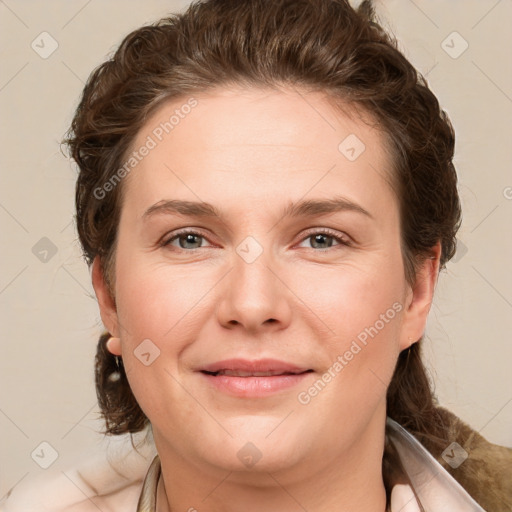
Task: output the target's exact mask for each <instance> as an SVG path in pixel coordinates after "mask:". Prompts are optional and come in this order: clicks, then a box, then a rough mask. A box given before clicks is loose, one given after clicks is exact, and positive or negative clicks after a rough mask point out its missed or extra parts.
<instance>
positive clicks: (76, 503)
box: [0, 473, 142, 512]
mask: <svg viewBox="0 0 512 512" xmlns="http://www.w3.org/2000/svg"><path fill="white" fill-rule="evenodd" d="M64 475H65V474H64V473H62V475H61V477H59V476H57V475H55V476H54V478H48V477H46V478H38V479H36V480H35V481H30V482H26V483H25V484H24V485H19V486H17V487H16V488H15V489H13V490H12V492H10V493H9V494H8V495H7V496H6V498H5V499H4V501H3V502H2V504H0V512H20V511H23V512H98V510H101V512H125V511H126V510H135V508H136V506H137V502H138V499H139V495H140V492H141V489H142V480H137V481H130V482H119V485H118V486H117V488H116V489H115V490H110V491H108V492H104V489H96V488H94V487H91V486H89V485H88V484H87V482H86V481H85V480H80V479H78V478H76V477H75V478H74V479H73V482H71V481H70V480H68V478H67V477H66V476H64Z"/></svg>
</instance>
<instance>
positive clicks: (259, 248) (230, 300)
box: [218, 236, 289, 329]
mask: <svg viewBox="0 0 512 512" xmlns="http://www.w3.org/2000/svg"><path fill="white" fill-rule="evenodd" d="M272 267H275V261H274V258H273V256H272V251H271V249H270V248H269V247H264V246H263V241H262V242H260V241H259V240H257V239H256V238H255V237H252V236H248V237H246V238H245V239H244V240H242V242H240V243H239V244H238V246H237V247H236V248H235V253H234V254H233V268H232V271H231V272H230V273H229V278H228V282H227V283H226V288H225V290H224V293H223V294H222V297H221V301H220V307H219V309H218V312H219V320H220V321H221V322H222V323H223V324H225V325H236V324H242V325H244V326H245V327H246V328H248V329H257V328H258V327H260V326H262V325H263V324H273V323H276V322H278V323H287V322H288V321H289V314H288V310H289V308H288V305H287V298H286V287H285V286H284V285H283V283H282V282H281V281H280V280H279V279H278V278H277V276H276V274H275V270H274V269H273V268H272Z"/></svg>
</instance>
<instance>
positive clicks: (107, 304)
mask: <svg viewBox="0 0 512 512" xmlns="http://www.w3.org/2000/svg"><path fill="white" fill-rule="evenodd" d="M91 278H92V286H93V288H94V292H95V294H96V298H97V299H98V304H99V306H100V315H101V320H102V322H103V325H104V326H105V328H106V329H107V330H108V332H109V333H110V334H111V335H112V336H116V337H118V336H119V330H118V321H117V309H116V305H115V302H114V299H113V298H112V296H111V294H110V291H109V289H108V286H107V283H106V281H105V277H104V275H103V269H102V266H101V260H100V257H99V256H96V257H95V258H94V261H93V263H92V273H91Z"/></svg>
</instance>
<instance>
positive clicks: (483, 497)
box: [437, 407, 512, 512]
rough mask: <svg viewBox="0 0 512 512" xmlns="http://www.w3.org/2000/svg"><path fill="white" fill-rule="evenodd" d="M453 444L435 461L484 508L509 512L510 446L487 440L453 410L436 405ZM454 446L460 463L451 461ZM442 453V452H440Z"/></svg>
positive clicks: (511, 495)
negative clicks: (458, 453)
mask: <svg viewBox="0 0 512 512" xmlns="http://www.w3.org/2000/svg"><path fill="white" fill-rule="evenodd" d="M438 411H439V412H440V413H441V415H442V417H443V420H444V424H445V425H446V428H447V431H448V436H447V437H448V439H449V440H452V441H453V443H456V444H453V446H452V445H449V446H447V448H446V450H445V451H444V452H443V453H442V454H440V455H438V457H437V460H438V462H439V463H440V464H441V465H442V466H443V467H444V468H445V469H446V470H447V471H448V472H449V473H450V474H451V475H452V476H453V477H454V478H455V479H456V480H457V481H458V482H459V483H460V484H461V485H462V486H463V487H464V488H465V489H466V491H467V492H468V493H469V494H470V495H471V496H473V498H475V500H476V501H478V502H479V503H480V504H482V506H483V507H484V508H486V509H487V510H500V511H503V512H512V480H511V479H510V475H511V474H512V448H508V447H506V446H500V445H497V444H494V443H491V442H489V441H487V439H485V438H484V437H483V436H482V435H481V434H480V433H479V432H477V431H476V430H474V429H473V428H471V427H470V426H469V425H468V424H466V423H465V422H464V421H462V420H461V419H460V418H459V417H457V416H456V415H455V414H453V413H452V412H450V411H448V410H447V409H445V408H442V407H439V408H438ZM455 450H458V451H460V453H461V454H462V455H463V457H460V461H461V462H460V463H457V464H454V463H450V462H451V461H450V458H452V456H453V453H454V451H455ZM443 455H444V456H443Z"/></svg>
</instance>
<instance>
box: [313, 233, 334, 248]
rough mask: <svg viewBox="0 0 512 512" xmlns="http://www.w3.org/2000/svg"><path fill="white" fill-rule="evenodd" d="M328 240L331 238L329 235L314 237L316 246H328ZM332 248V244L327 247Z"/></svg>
mask: <svg viewBox="0 0 512 512" xmlns="http://www.w3.org/2000/svg"><path fill="white" fill-rule="evenodd" d="M327 238H330V237H329V235H322V234H319V235H315V236H314V240H315V242H314V244H317V243H318V244H320V245H325V244H326V242H325V240H326V239H327ZM314 244H313V245H314ZM330 246H331V244H327V247H330Z"/></svg>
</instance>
